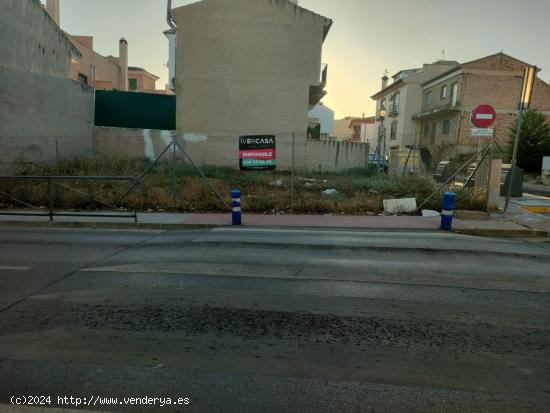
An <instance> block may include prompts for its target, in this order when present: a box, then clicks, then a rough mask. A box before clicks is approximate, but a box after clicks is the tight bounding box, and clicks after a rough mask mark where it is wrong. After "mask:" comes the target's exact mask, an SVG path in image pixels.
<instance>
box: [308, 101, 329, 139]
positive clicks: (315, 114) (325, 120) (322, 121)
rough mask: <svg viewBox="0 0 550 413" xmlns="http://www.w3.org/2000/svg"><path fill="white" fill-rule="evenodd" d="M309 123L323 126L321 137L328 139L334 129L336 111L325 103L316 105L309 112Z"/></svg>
mask: <svg viewBox="0 0 550 413" xmlns="http://www.w3.org/2000/svg"><path fill="white" fill-rule="evenodd" d="M308 118H309V124H310V125H312V124H319V125H320V126H321V139H328V138H330V137H331V136H332V132H333V130H334V111H333V110H332V109H331V108H329V107H328V106H325V105H324V104H323V103H319V104H317V105H315V106H314V107H313V108H312V109H310V111H309V112H308Z"/></svg>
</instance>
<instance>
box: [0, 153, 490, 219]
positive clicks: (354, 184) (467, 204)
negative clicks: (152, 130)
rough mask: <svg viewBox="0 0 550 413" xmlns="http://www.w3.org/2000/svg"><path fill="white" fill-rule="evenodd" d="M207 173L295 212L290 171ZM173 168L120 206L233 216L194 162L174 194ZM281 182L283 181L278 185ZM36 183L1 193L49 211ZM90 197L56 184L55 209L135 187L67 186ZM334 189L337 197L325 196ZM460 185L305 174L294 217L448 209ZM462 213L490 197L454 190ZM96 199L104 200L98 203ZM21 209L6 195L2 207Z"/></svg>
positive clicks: (276, 208)
mask: <svg viewBox="0 0 550 413" xmlns="http://www.w3.org/2000/svg"><path fill="white" fill-rule="evenodd" d="M147 165H148V162H147V161H146V160H141V159H140V160H132V161H122V160H118V161H115V160H108V159H102V158H97V159H87V160H78V161H66V162H62V163H60V164H59V165H54V166H51V165H37V164H32V165H20V167H19V169H18V171H17V173H18V174H20V175H80V176H83V175H113V176H121V175H123V176H139V175H140V174H141V173H142V172H143V171H144V170H145V169H146V167H147ZM202 170H203V172H204V173H205V175H206V176H207V177H208V179H209V180H210V181H211V182H212V184H213V185H214V186H215V187H216V188H217V189H218V191H219V192H220V193H221V194H223V195H224V197H225V199H226V202H228V203H229V202H230V191H231V189H234V188H240V189H241V191H242V194H243V198H242V200H243V210H244V211H249V212H256V213H281V212H289V211H290V185H291V177H290V174H289V173H285V172H276V171H274V172H241V171H238V170H233V169H229V168H222V167H215V166H204V167H202ZM172 173H173V169H172V165H171V164H170V163H169V162H161V163H159V165H157V166H156V167H155V168H154V169H152V170H151V173H150V174H148V175H147V176H146V177H145V178H144V179H143V180H142V181H141V182H140V184H139V185H138V186H137V187H136V190H135V191H134V192H133V193H131V194H130V195H129V196H128V197H127V198H125V199H124V200H123V201H122V202H121V203H120V206H121V207H124V208H128V209H137V210H140V211H184V212H226V211H227V209H226V208H225V206H224V205H223V203H222V202H221V201H220V200H219V199H218V198H217V196H216V195H215V194H214V192H213V191H212V190H211V189H210V188H209V187H208V186H207V185H206V183H205V182H204V180H203V179H202V178H200V177H199V176H198V175H197V173H196V171H195V170H194V169H193V168H192V167H191V166H190V165H188V164H185V163H183V162H180V163H178V164H177V166H176V168H175V175H176V182H177V185H176V192H175V199H173V196H172ZM277 181H280V182H278V184H277ZM29 184H31V183H29V182H20V181H13V182H3V183H2V184H1V186H0V190H1V191H3V192H11V193H14V195H15V196H16V197H17V198H18V199H20V200H23V201H25V202H27V203H30V204H33V205H37V206H45V205H47V203H48V198H47V187H46V185H45V184H43V185H39V186H33V187H30V188H27V186H28V185H29ZM67 184H68V185H69V186H71V187H72V188H75V189H77V190H78V191H81V192H84V193H86V194H88V195H85V196H83V195H82V194H80V193H76V192H75V191H72V190H67V189H65V188H61V187H55V190H54V207H55V208H58V209H75V210H95V209H101V208H104V206H103V205H102V204H101V203H99V202H97V201H96V200H97V199H101V200H103V201H105V202H107V203H109V204H115V203H116V202H117V201H118V200H119V199H120V198H121V196H122V194H123V193H124V192H125V190H126V189H127V188H128V185H129V184H128V183H124V184H121V183H110V182H107V183H105V182H103V183H76V182H68V183H67ZM328 188H334V189H336V190H337V191H338V193H337V194H336V195H330V196H327V195H323V194H322V191H324V190H325V189H328ZM449 189H452V188H437V187H436V186H435V184H434V183H433V182H432V180H431V179H429V178H424V177H411V176H404V177H400V176H398V177H393V176H387V175H377V174H376V172H374V171H372V170H366V169H362V168H361V169H351V170H347V171H344V172H340V173H330V174H329V173H325V174H319V173H297V174H296V177H295V195H294V212H295V213H302V214H349V215H366V214H379V213H382V212H383V203H382V201H383V199H387V198H407V197H415V198H416V199H417V202H418V203H421V202H423V201H424V199H426V197H428V196H429V195H430V194H431V193H432V192H433V191H436V195H435V196H433V197H432V199H431V200H430V201H429V202H428V203H427V204H426V205H425V207H424V208H426V209H436V210H437V209H440V206H441V203H442V198H443V193H444V192H445V190H449ZM454 190H455V191H456V192H457V203H458V208H459V209H473V210H481V209H483V203H484V196H483V194H482V193H480V192H478V191H477V190H475V189H461V188H454ZM94 199H96V200H94ZM12 206H17V204H15V203H14V202H11V201H9V200H7V199H6V197H3V196H2V195H0V207H12Z"/></svg>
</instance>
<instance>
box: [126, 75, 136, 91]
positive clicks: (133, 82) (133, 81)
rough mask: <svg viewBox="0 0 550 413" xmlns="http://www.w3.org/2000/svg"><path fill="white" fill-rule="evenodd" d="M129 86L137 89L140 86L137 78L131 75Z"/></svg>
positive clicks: (131, 88)
mask: <svg viewBox="0 0 550 413" xmlns="http://www.w3.org/2000/svg"><path fill="white" fill-rule="evenodd" d="M128 88H129V89H130V90H137V89H138V86H137V79H135V78H133V77H131V78H130V80H129V82H128Z"/></svg>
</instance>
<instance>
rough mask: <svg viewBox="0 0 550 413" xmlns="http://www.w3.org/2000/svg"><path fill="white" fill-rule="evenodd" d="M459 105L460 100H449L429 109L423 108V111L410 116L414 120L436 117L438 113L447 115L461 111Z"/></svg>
mask: <svg viewBox="0 0 550 413" xmlns="http://www.w3.org/2000/svg"><path fill="white" fill-rule="evenodd" d="M460 105H461V104H460V102H459V101H456V102H455V103H454V104H453V103H451V102H449V103H447V104H445V105H441V106H438V107H435V108H433V109H429V110H424V108H423V111H422V112H421V113H419V114H417V115H414V116H413V117H412V118H413V119H414V120H420V119H432V118H437V117H439V116H440V115H448V114H451V113H455V112H460V111H461V107H460Z"/></svg>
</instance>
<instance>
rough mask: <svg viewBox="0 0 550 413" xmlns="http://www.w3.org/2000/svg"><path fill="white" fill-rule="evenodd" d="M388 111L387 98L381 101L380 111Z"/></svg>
mask: <svg viewBox="0 0 550 413" xmlns="http://www.w3.org/2000/svg"><path fill="white" fill-rule="evenodd" d="M384 109H386V98H384V99H382V100H381V101H380V110H384Z"/></svg>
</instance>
